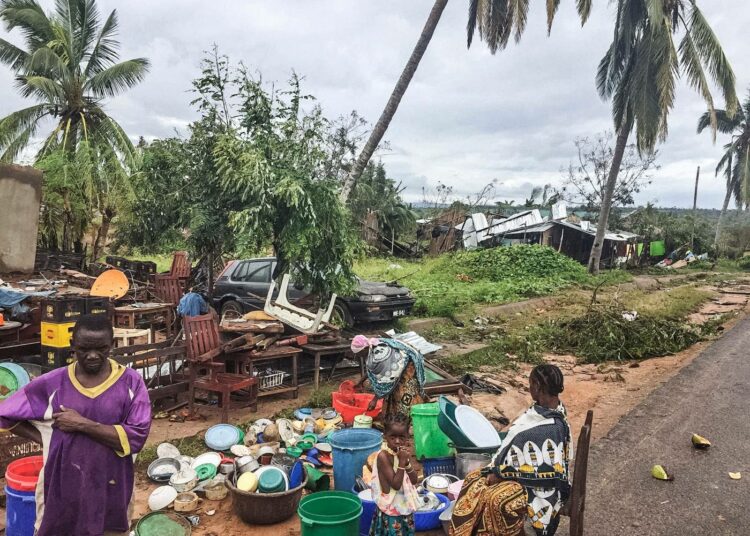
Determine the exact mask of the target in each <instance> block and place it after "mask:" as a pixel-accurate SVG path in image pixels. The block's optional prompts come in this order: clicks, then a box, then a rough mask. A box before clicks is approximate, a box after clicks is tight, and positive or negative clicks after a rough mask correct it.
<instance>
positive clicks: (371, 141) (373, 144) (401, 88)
mask: <svg viewBox="0 0 750 536" xmlns="http://www.w3.org/2000/svg"><path fill="white" fill-rule="evenodd" d="M447 4H448V0H435V4H434V5H433V6H432V11H430V15H429V17H427V22H425V25H424V28H422V34H421V35H420V36H419V40H418V41H417V44H416V46H415V47H414V50H413V51H412V53H411V57H410V58H409V61H408V62H406V66H405V67H404V70H403V72H402V73H401V76H400V77H399V79H398V82H396V87H394V88H393V92H392V93H391V97H390V98H389V99H388V103H387V104H386V105H385V109H384V110H383V113H382V114H380V119H378V122H377V123H376V124H375V126H374V127H373V129H372V132H371V133H370V137H369V138H368V140H367V143H365V145H364V147H363V148H362V152H361V153H360V154H359V156H358V157H357V161H356V162H355V163H354V166H353V167H352V170H351V171H350V172H349V175H347V177H346V179H345V180H344V184H343V186H342V187H341V201H342V202H343V203H346V201H347V199H349V194H350V193H351V191H352V188H353V187H354V183H356V182H357V180H359V177H360V175H362V172H363V171H364V169H365V166H366V165H367V163H368V162H369V161H370V158H372V155H373V153H374V152H375V149H377V148H378V145H379V144H380V142H381V140H382V139H383V136H384V135H385V131H386V130H388V125H390V124H391V120H392V119H393V116H394V115H395V114H396V110H397V109H398V105H399V104H400V103H401V99H402V98H403V96H404V93H406V88H408V87H409V83H410V82H411V79H412V77H413V76H414V73H415V72H417V67H419V62H420V61H421V60H422V56H424V53H425V51H426V50H427V45H429V44H430V40H431V39H432V34H433V33H435V28H436V27H437V25H438V22H439V21H440V16H441V15H442V14H443V10H444V9H445V6H446V5H447Z"/></svg>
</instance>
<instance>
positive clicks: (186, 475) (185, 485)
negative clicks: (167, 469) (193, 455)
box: [169, 469, 198, 493]
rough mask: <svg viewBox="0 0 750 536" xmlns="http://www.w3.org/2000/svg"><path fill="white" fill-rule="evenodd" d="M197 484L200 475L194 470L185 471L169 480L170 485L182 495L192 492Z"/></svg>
mask: <svg viewBox="0 0 750 536" xmlns="http://www.w3.org/2000/svg"><path fill="white" fill-rule="evenodd" d="M197 484H198V475H197V473H196V472H195V470H194V469H185V470H183V471H180V472H179V473H175V474H173V475H172V477H171V478H170V479H169V485H170V486H172V487H173V488H174V489H175V490H177V491H178V492H180V493H183V492H186V491H190V490H192V489H193V488H194V487H195V486H196V485H197Z"/></svg>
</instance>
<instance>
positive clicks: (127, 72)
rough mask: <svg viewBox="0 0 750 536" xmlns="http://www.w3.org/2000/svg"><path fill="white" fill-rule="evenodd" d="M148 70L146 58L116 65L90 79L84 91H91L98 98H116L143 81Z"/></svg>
mask: <svg viewBox="0 0 750 536" xmlns="http://www.w3.org/2000/svg"><path fill="white" fill-rule="evenodd" d="M148 68H149V62H148V60H147V59H146V58H136V59H132V60H127V61H123V62H120V63H116V64H115V65H112V66H111V67H108V68H107V69H105V70H103V71H101V72H99V73H97V74H95V75H94V76H92V77H91V78H89V79H88V80H87V81H86V84H85V85H84V90H86V91H90V92H91V94H92V95H94V96H95V97H98V98H101V97H114V96H115V95H117V94H119V93H120V92H122V91H124V90H126V89H130V88H131V87H133V86H135V85H136V84H138V83H139V82H140V81H141V80H143V78H144V77H145V76H146V73H147V72H148Z"/></svg>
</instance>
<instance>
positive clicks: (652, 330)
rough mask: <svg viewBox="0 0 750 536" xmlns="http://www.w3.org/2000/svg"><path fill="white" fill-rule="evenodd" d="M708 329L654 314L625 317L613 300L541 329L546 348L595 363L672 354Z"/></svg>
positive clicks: (689, 344) (693, 342)
mask: <svg viewBox="0 0 750 536" xmlns="http://www.w3.org/2000/svg"><path fill="white" fill-rule="evenodd" d="M709 329H710V328H708V327H704V328H701V327H696V326H691V325H688V324H686V323H685V322H682V321H680V320H675V319H671V318H664V317H660V316H655V315H638V316H637V317H636V318H635V319H634V320H628V319H626V318H625V317H624V316H623V309H622V306H621V305H618V304H616V303H614V304H602V305H595V306H592V307H591V308H590V309H589V310H588V311H587V312H585V313H584V314H582V315H580V316H577V317H574V318H570V319H563V320H557V321H552V322H550V323H549V325H547V326H546V327H545V329H544V331H545V333H546V334H547V336H546V338H547V343H548V348H549V350H550V351H553V352H555V353H570V354H574V355H576V356H577V357H579V358H581V359H583V360H584V361H586V362H587V363H599V362H602V361H608V360H630V359H647V358H650V357H659V356H664V355H669V354H674V353H677V352H679V351H681V350H684V349H685V348H688V347H689V346H692V345H693V344H695V343H696V342H698V341H700V340H702V339H704V338H705V336H706V335H707V334H708V333H707V331H708V330H709Z"/></svg>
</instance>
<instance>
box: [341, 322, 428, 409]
mask: <svg viewBox="0 0 750 536" xmlns="http://www.w3.org/2000/svg"><path fill="white" fill-rule="evenodd" d="M364 349H367V350H368V355H367V362H366V373H365V376H364V377H363V378H362V379H361V380H360V381H359V383H358V384H357V387H358V388H362V386H363V385H364V384H365V383H366V382H368V381H369V384H370V386H371V388H372V390H373V392H374V393H375V398H373V399H372V401H371V402H370V405H369V407H368V408H367V410H368V411H372V410H374V409H375V406H376V405H377V402H378V399H381V398H382V399H383V410H382V411H381V418H382V419H383V421H385V420H386V419H389V418H391V417H393V416H395V415H401V417H402V418H404V419H407V420H408V419H409V418H410V417H411V407H412V406H413V405H415V404H424V403H426V402H429V401H430V398H429V396H427V394H425V392H424V384H425V373H424V357H423V356H422V354H421V353H419V352H418V351H417V350H416V349H414V348H413V347H411V346H409V345H408V344H405V343H403V342H401V341H397V340H395V339H388V338H372V339H368V338H366V337H363V336H362V335H357V336H356V337H354V340H353V341H352V351H354V352H355V353H356V352H359V351H362V350H364Z"/></svg>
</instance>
